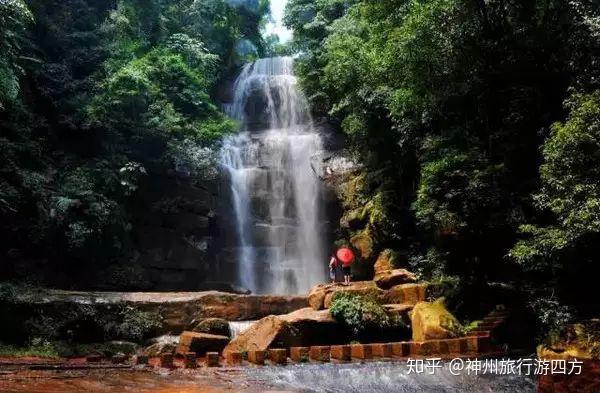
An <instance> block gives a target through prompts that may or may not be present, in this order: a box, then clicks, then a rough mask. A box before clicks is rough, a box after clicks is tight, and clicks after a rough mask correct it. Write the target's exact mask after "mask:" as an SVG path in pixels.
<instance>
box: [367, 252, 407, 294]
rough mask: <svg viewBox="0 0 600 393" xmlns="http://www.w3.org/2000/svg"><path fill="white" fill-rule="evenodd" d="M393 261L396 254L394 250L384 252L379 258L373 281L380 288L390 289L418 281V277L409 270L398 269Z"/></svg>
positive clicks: (374, 267) (375, 266)
mask: <svg viewBox="0 0 600 393" xmlns="http://www.w3.org/2000/svg"><path fill="white" fill-rule="evenodd" d="M393 259H394V252H393V251H392V250H384V251H382V252H381V253H380V254H379V256H378V257H377V261H376V262H375V265H374V266H373V269H374V271H375V277H374V278H373V281H375V283H376V284H377V286H378V287H380V288H383V289H389V288H391V287H393V286H395V285H400V284H407V283H413V282H416V281H417V277H416V276H415V275H414V274H413V273H411V272H409V271H408V270H406V269H396V268H395V267H394V261H393Z"/></svg>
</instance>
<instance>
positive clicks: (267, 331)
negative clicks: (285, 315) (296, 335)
mask: <svg viewBox="0 0 600 393" xmlns="http://www.w3.org/2000/svg"><path fill="white" fill-rule="evenodd" d="M291 336H293V334H292V331H291V326H290V324H289V323H288V322H287V321H284V320H283V319H281V318H279V317H277V316H275V315H270V316H268V317H265V318H263V319H261V320H260V321H257V322H256V323H254V324H253V325H252V326H250V327H249V328H248V329H246V330H245V331H243V332H242V333H240V334H239V335H238V336H237V337H235V338H234V339H233V340H231V342H230V343H229V344H228V345H227V346H226V347H225V349H224V350H223V354H224V355H225V356H226V354H227V353H229V352H248V351H259V350H260V351H264V350H266V349H267V348H269V347H271V346H273V345H274V344H276V343H278V342H281V347H284V346H283V341H287V339H288V338H289V337H291ZM276 346H277V345H276Z"/></svg>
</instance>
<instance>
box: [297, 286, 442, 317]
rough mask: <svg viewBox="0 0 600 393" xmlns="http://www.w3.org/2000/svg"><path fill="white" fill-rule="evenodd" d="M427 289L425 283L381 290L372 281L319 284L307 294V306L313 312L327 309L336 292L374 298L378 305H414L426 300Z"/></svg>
mask: <svg viewBox="0 0 600 393" xmlns="http://www.w3.org/2000/svg"><path fill="white" fill-rule="evenodd" d="M429 287H430V285H429V284H426V283H412V284H401V285H395V286H393V287H391V288H389V289H382V288H379V287H378V286H377V284H376V283H375V282H374V281H355V282H353V283H351V284H350V285H348V286H346V285H342V284H337V283H336V284H319V285H317V286H315V287H313V288H312V289H311V291H310V292H309V294H308V304H309V305H310V307H312V308H313V309H314V310H323V309H327V308H329V307H330V306H331V301H332V300H333V296H334V295H335V293H337V292H351V293H356V294H359V295H370V296H374V297H375V299H376V300H377V302H378V303H380V304H416V303H417V302H420V301H424V300H425V299H426V297H427V293H428V288H429Z"/></svg>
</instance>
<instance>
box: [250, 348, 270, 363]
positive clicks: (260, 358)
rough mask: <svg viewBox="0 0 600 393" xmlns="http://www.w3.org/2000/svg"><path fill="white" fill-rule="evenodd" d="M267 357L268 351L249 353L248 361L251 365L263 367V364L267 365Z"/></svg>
mask: <svg viewBox="0 0 600 393" xmlns="http://www.w3.org/2000/svg"><path fill="white" fill-rule="evenodd" d="M266 357H267V352H266V351H256V350H255V351H248V361H249V362H250V363H253V364H256V365H259V366H262V365H263V364H265V358H266Z"/></svg>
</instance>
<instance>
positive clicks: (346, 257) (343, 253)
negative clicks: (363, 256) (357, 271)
mask: <svg viewBox="0 0 600 393" xmlns="http://www.w3.org/2000/svg"><path fill="white" fill-rule="evenodd" d="M335 255H336V256H337V259H339V260H340V261H342V263H343V264H344V265H345V266H348V265H350V264H351V263H352V261H354V253H353V252H352V250H351V249H349V248H347V247H342V248H340V249H339V250H337V252H336V253H335Z"/></svg>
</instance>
